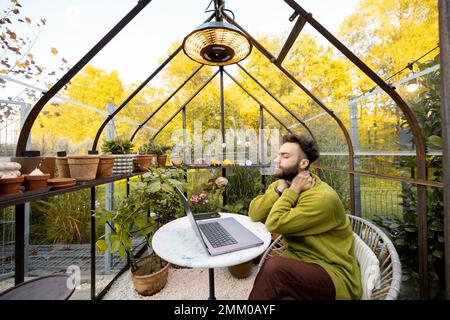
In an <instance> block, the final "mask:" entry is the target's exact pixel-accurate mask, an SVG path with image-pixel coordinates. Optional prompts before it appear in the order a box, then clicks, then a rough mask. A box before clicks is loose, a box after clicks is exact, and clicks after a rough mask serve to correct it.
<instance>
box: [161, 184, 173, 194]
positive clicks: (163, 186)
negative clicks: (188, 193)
mask: <svg viewBox="0 0 450 320" xmlns="http://www.w3.org/2000/svg"><path fill="white" fill-rule="evenodd" d="M161 189H163V190H164V191H166V192H169V193H173V192H174V191H175V190H174V189H173V187H172V186H171V185H170V184H167V183H164V184H162V185H161Z"/></svg>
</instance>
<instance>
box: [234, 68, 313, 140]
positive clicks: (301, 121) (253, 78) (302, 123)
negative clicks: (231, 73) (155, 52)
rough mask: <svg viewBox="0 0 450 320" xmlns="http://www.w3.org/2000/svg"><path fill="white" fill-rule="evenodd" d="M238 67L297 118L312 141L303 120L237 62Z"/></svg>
mask: <svg viewBox="0 0 450 320" xmlns="http://www.w3.org/2000/svg"><path fill="white" fill-rule="evenodd" d="M237 65H238V67H239V68H240V69H241V70H242V71H244V72H245V74H246V75H248V76H249V77H250V78H251V79H252V80H253V81H254V82H256V83H257V84H258V85H259V86H260V87H261V88H262V89H263V90H264V91H265V92H266V93H267V94H268V95H269V96H271V97H272V98H273V99H274V100H275V101H276V102H278V104H279V105H280V106H282V107H283V108H284V109H285V110H286V111H287V112H288V113H289V114H290V115H291V116H292V117H294V118H295V120H297V121H298V122H299V123H300V124H301V125H302V126H303V127H304V128H305V129H306V130H307V131H308V133H309V134H310V135H311V137H312V138H313V139H314V141H317V140H316V137H315V136H314V134H313V133H312V131H311V130H310V129H309V127H308V126H307V125H306V123H305V122H303V120H301V119H300V118H299V117H298V116H297V115H296V114H295V113H294V112H293V111H292V110H290V109H289V108H288V107H286V106H285V105H284V104H283V103H282V102H281V101H280V99H278V98H277V97H275V95H274V94H272V93H271V92H270V91H269V90H268V89H267V88H266V87H265V86H263V85H262V84H261V82H259V81H258V79H256V78H255V77H254V76H253V75H252V74H250V72H248V71H247V70H246V69H245V68H244V67H243V66H241V65H240V64H239V63H238V64H237Z"/></svg>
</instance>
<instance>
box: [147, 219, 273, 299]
mask: <svg viewBox="0 0 450 320" xmlns="http://www.w3.org/2000/svg"><path fill="white" fill-rule="evenodd" d="M220 215H221V217H223V218H226V217H233V218H234V219H236V220H237V221H239V222H240V223H241V224H242V225H243V226H244V227H246V228H247V229H249V230H250V231H252V232H253V233H254V234H255V235H256V236H258V237H259V238H260V239H261V240H262V241H264V244H262V245H260V246H257V247H253V248H247V249H243V250H239V251H234V252H230V253H225V254H221V255H218V256H211V255H209V253H208V252H207V251H206V249H205V247H204V246H203V245H202V243H201V242H200V239H199V238H198V237H197V235H196V233H195V232H194V230H193V229H192V226H191V224H190V222H189V220H188V218H187V217H182V218H179V219H176V220H174V221H171V222H169V223H167V224H165V225H164V226H162V227H161V228H159V229H158V231H156V233H155V234H154V235H153V239H152V248H153V250H154V251H155V253H156V254H157V255H158V256H160V257H161V258H162V259H164V260H166V261H168V262H170V263H173V264H177V265H179V266H183V267H191V268H209V284H210V297H209V299H215V297H214V268H218V267H228V266H233V265H236V264H240V263H243V262H247V261H250V260H252V259H254V258H256V257H257V256H259V255H260V254H262V253H263V252H264V251H265V250H266V249H267V247H268V246H269V245H270V240H271V235H270V232H268V231H267V229H266V227H265V226H264V224H263V223H261V222H254V221H252V220H251V219H250V218H249V217H247V216H243V215H240V214H234V213H224V212H221V213H220ZM213 220H216V219H210V220H209V221H213Z"/></svg>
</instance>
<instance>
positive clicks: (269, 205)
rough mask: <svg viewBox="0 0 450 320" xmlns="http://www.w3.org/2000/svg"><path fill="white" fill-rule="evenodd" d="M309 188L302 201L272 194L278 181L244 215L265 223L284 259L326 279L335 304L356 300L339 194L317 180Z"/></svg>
mask: <svg viewBox="0 0 450 320" xmlns="http://www.w3.org/2000/svg"><path fill="white" fill-rule="evenodd" d="M311 175H312V176H313V178H314V179H315V185H314V187H313V188H311V189H309V190H306V191H304V192H302V193H301V194H300V196H299V195H298V194H297V193H296V192H295V191H293V190H291V189H288V188H287V189H285V190H284V191H283V194H282V195H281V196H278V194H277V193H276V192H275V190H274V189H275V187H276V186H278V185H279V183H280V180H278V181H275V182H274V183H272V184H271V185H270V187H269V188H268V189H267V191H266V193H265V194H263V195H260V196H258V197H256V198H255V199H253V201H252V202H251V203H250V208H249V211H248V215H249V217H250V218H251V219H252V220H253V221H263V222H264V221H265V224H266V228H267V230H269V231H270V232H274V233H279V234H282V235H283V238H284V240H285V246H286V251H285V252H284V254H283V255H284V256H286V257H289V258H293V259H298V260H302V261H305V262H309V263H315V264H318V265H320V266H321V267H322V268H324V269H325V270H326V271H327V273H328V274H329V275H330V277H331V279H332V281H333V283H334V287H335V289H336V299H359V298H360V297H361V291H362V289H361V275H360V270H359V266H358V264H357V261H356V259H355V258H354V256H353V234H352V228H351V225H350V220H349V218H348V217H347V216H346V214H345V210H344V207H343V205H342V202H341V200H340V199H339V196H338V195H337V193H336V192H335V191H334V190H333V189H332V188H331V187H330V186H329V185H328V184H326V183H325V182H323V181H321V180H320V179H319V177H317V176H316V175H314V174H311Z"/></svg>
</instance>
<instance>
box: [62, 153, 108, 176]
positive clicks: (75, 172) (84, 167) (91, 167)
mask: <svg viewBox="0 0 450 320" xmlns="http://www.w3.org/2000/svg"><path fill="white" fill-rule="evenodd" d="M67 162H68V163H69V170H70V176H71V177H72V178H74V179H77V180H78V181H88V180H94V179H95V177H96V175H97V168H98V163H99V162H100V158H99V156H98V155H79V156H78V155H77V156H68V157H67Z"/></svg>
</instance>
